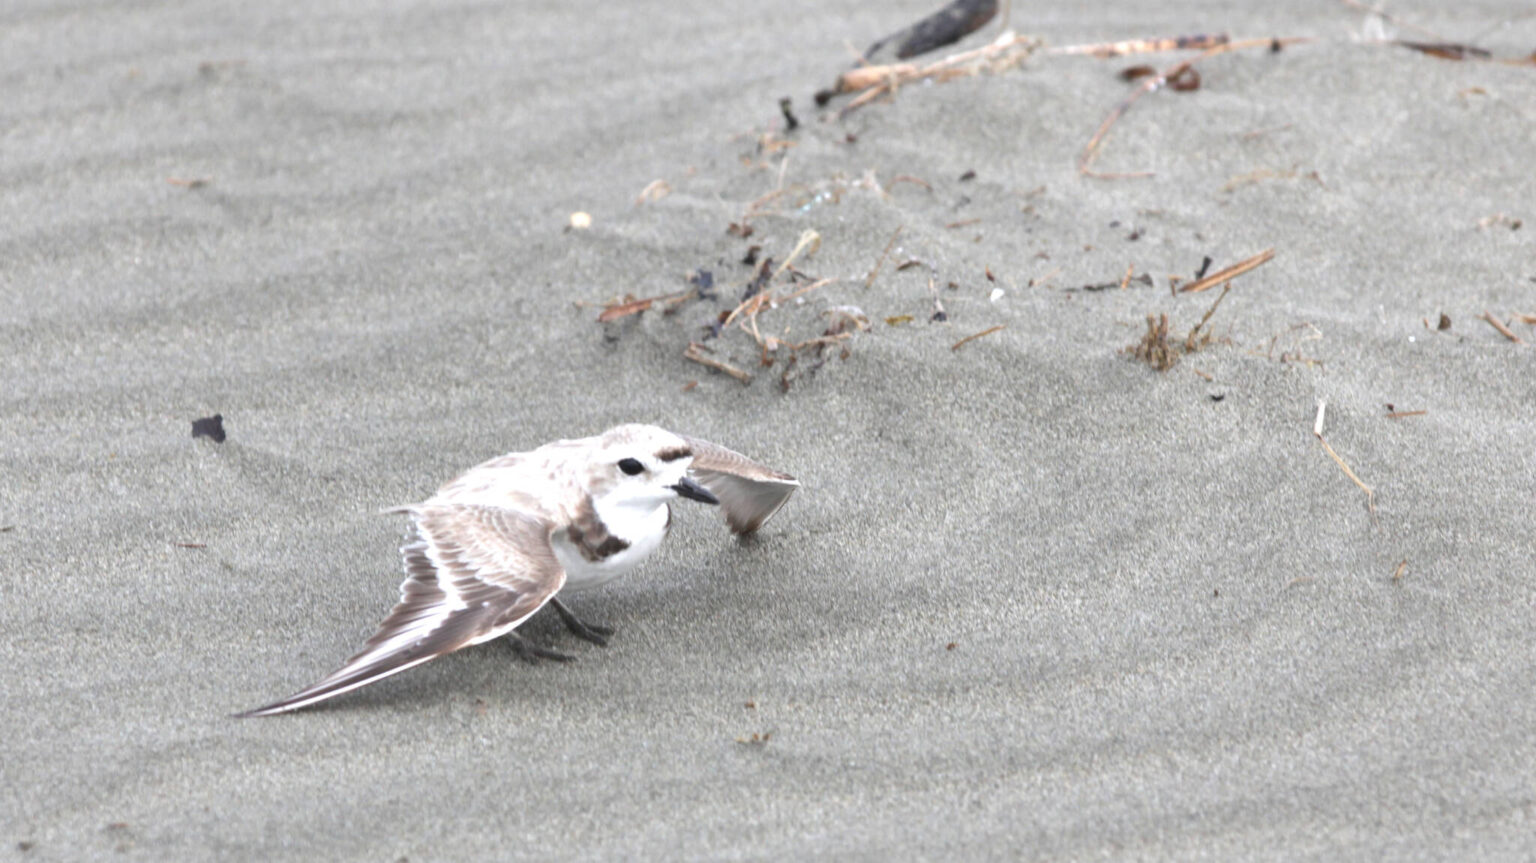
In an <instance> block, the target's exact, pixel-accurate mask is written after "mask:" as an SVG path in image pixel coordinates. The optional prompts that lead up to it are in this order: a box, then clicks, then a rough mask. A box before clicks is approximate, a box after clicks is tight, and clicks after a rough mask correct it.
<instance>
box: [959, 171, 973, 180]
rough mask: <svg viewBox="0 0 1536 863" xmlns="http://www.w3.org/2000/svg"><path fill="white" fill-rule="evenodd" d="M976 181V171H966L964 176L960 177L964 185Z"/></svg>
mask: <svg viewBox="0 0 1536 863" xmlns="http://www.w3.org/2000/svg"><path fill="white" fill-rule="evenodd" d="M974 179H976V172H975V171H966V172H965V173H964V174H961V175H960V182H962V183H964V182H965V181H966V180H974Z"/></svg>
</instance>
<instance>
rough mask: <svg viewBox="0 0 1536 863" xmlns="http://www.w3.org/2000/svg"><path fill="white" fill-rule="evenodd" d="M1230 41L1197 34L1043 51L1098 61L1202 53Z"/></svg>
mask: <svg viewBox="0 0 1536 863" xmlns="http://www.w3.org/2000/svg"><path fill="white" fill-rule="evenodd" d="M1230 41H1232V39H1231V37H1230V36H1228V35H1227V34H1225V33H1216V34H1209V35H1208V34H1205V33H1197V34H1195V35H1193V36H1168V37H1164V38H1160V39H1127V40H1125V41H1123V42H1090V43H1087V44H1083V45H1059V46H1057V47H1055V48H1047V49H1045V53H1047V54H1058V55H1061V54H1065V55H1073V54H1078V55H1081V54H1087V55H1089V56H1092V57H1097V58H1098V59H1100V60H1109V59H1111V58H1114V57H1124V56H1125V55H1127V54H1161V53H1163V52H1165V51H1204V50H1206V49H1208V48H1214V47H1216V46H1217V45H1225V44H1227V43H1228V42H1230Z"/></svg>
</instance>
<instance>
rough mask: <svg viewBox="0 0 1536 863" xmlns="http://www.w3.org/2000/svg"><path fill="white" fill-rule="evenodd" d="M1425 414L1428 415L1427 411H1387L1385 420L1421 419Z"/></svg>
mask: <svg viewBox="0 0 1536 863" xmlns="http://www.w3.org/2000/svg"><path fill="white" fill-rule="evenodd" d="M1427 413H1429V411H1388V412H1387V419H1389V420H1400V419H1402V418H1403V417H1421V416H1424V415H1425V414H1427Z"/></svg>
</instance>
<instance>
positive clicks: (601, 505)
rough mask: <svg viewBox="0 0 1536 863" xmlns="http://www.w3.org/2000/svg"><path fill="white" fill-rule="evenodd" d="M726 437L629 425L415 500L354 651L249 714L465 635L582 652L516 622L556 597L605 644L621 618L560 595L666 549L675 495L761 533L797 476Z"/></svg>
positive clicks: (575, 623)
mask: <svg viewBox="0 0 1536 863" xmlns="http://www.w3.org/2000/svg"><path fill="white" fill-rule="evenodd" d="M799 486H800V483H799V482H797V481H796V480H795V478H794V477H792V476H790V475H788V474H783V473H779V472H778V471H774V470H770V469H768V468H766V467H764V466H762V465H760V464H758V463H757V462H754V461H752V460H751V459H749V458H747V457H746V456H744V455H742V454H740V453H737V452H732V451H731V450H728V449H726V448H725V447H722V446H718V445H716V444H712V443H710V442H709V441H705V440H699V439H698V438H691V437H687V436H684V435H679V434H673V433H672V432H669V431H666V430H664V429H660V428H656V427H655V426H646V425H622V426H618V427H616V428H612V429H609V430H608V431H606V432H604V433H603V434H601V435H598V436H596V437H589V438H581V439H579V440H562V441H555V442H554V443H550V444H545V445H544V446H541V447H539V448H538V449H536V450H534V451H532V452H525V453H512V454H510V455H504V456H501V457H500V458H494V459H491V460H490V461H488V462H485V463H484V464H481V465H479V466H478V467H474V468H471V469H470V470H469V471H467V472H466V473H464V474H463V475H462V476H460V477H459V478H458V479H455V480H453V481H452V482H450V483H448V484H447V485H445V486H443V487H442V488H441V489H438V492H437V494H435V495H433V496H432V497H430V498H428V499H427V500H426V501H424V502H422V503H418V504H412V505H409V506H402V507H396V508H394V509H390V510H386V511H387V512H398V513H405V514H407V515H409V516H410V517H411V520H412V522H413V527H414V531H413V535H412V536H411V537H410V538H409V539H408V540H407V541H406V543H405V545H403V546H401V548H400V554H401V556H402V557H403V558H404V560H405V574H406V578H405V581H404V582H403V583H402V584H401V585H400V601H399V603H397V604H396V605H395V607H394V609H393V610H392V611H390V613H389V616H388V617H386V618H384V622H383V623H382V624H380V625H379V631H378V632H376V633H374V635H373V637H372V638H370V639H368V641H367V642H366V643H365V644H364V645H363V649H362V651H361V652H359V653H358V654H357V655H356V656H353V657H352V658H351V659H349V660H347V661H346V663H345V664H343V665H342V666H341V668H339V669H337V670H336V671H334V672H332V673H331V674H330V675H328V676H326V677H325V678H323V679H322V680H320V682H318V683H316V684H314V685H313V686H310V687H307V688H305V689H303V690H300V691H299V692H297V693H295V694H293V695H291V696H289V697H288V698H284V699H283V700H281V701H276V702H273V703H272V704H268V705H266V706H265V707H258V708H256V709H255V710H249V711H246V712H245V713H241V714H237V715H238V716H242V717H245V716H269V715H271V714H274V713H284V712H287V711H289V710H297V709H299V708H301V707H306V706H308V705H311V704H314V703H315V702H318V701H323V700H325V699H327V698H332V697H334V696H337V695H340V694H342V693H344V692H350V691H351V690H353V689H356V688H358V687H360V686H365V685H367V684H369V683H373V682H374V681H376V680H382V679H383V678H385V677H388V676H390V675H392V674H398V673H400V672H402V671H405V670H406V669H408V668H414V667H415V666H418V665H420V664H422V663H423V662H427V661H428V660H431V659H435V658H437V657H439V656H442V655H444V654H446V653H452V652H453V651H455V650H458V649H459V648H461V647H467V646H469V645H471V644H479V643H481V642H483V641H489V640H491V639H493V638H498V637H500V636H503V635H506V636H509V637H510V638H512V639H514V644H515V646H516V648H517V650H518V652H519V653H520V654H522V655H523V656H524V657H525V658H528V659H536V658H539V657H544V658H549V659H569V658H570V657H568V656H565V655H563V654H560V653H556V652H554V651H552V650H548V649H546V648H542V647H538V646H536V645H533V644H531V643H529V642H527V641H525V640H524V639H522V638H521V637H520V636H518V635H517V634H515V633H513V632H512V630H514V629H516V628H517V626H518V624H521V623H522V622H523V621H525V620H527V619H528V618H529V617H531V616H532V615H533V613H534V612H536V611H538V610H539V609H540V608H542V607H543V606H544V605H545V604H546V603H547V604H549V605H551V606H553V607H554V609H555V611H556V612H558V613H559V615H560V618H561V619H562V620H563V621H564V622H565V625H566V626H568V627H569V628H570V629H571V631H573V632H575V633H576V634H577V635H579V636H581V637H582V638H585V639H587V640H589V641H592V642H595V643H597V644H604V643H606V639H605V637H606V636H608V635H612V634H613V631H612V630H610V629H607V628H606V627H601V626H595V625H593V624H590V623H585V622H583V621H581V620H580V619H578V618H577V617H576V616H575V615H574V614H572V613H571V611H570V609H568V608H566V607H565V606H564V605H563V604H562V603H561V602H560V600H558V599H556V598H555V594H557V593H559V592H560V591H561V590H584V589H586V588H590V587H596V586H598V585H602V584H607V583H608V582H610V581H612V580H613V579H615V578H617V577H619V576H620V575H623V574H624V573H625V572H628V571H629V570H631V569H634V568H635V566H636V565H638V564H639V563H640V562H641V561H642V560H644V559H645V558H646V557H647V556H649V555H650V554H651V552H653V551H655V550H656V547H657V546H659V545H660V544H661V539H662V537H664V536H666V533H667V528H668V527H670V526H671V524H672V507H671V502H672V501H673V500H675V499H676V498H678V497H686V498H689V499H691V500H697V501H702V502H703V503H709V504H714V503H718V504H719V505H720V507H721V509H722V510H724V511H725V518H726V521H727V522H728V523H729V524H730V527H731V530H732V531H734V532H735V533H751V532H752V531H755V530H757V529H758V527H760V526H761V525H762V523H763V522H765V521H767V520H768V518H769V516H771V515H773V514H774V513H775V512H777V511H778V509H779V507H781V506H783V505H784V502H785V501H787V500H789V496H790V495H791V494H793V493H794V491H795V489H796V488H799Z"/></svg>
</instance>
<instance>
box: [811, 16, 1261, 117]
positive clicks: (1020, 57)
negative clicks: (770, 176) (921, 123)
mask: <svg viewBox="0 0 1536 863" xmlns="http://www.w3.org/2000/svg"><path fill="white" fill-rule="evenodd" d="M1228 41H1229V37H1228V36H1227V35H1226V34H1224V33H1222V34H1216V35H1205V34H1200V35H1193V36H1173V37H1168V38H1159V39H1130V40H1127V41H1123V42H1092V43H1088V44H1083V45H1061V46H1058V47H1055V48H1049V49H1046V53H1048V54H1052V55H1056V56H1069V55H1078V56H1082V55H1088V56H1092V57H1098V58H1100V59H1108V58H1110V57H1120V56H1124V55H1126V54H1146V53H1157V52H1163V51H1196V50H1207V49H1210V48H1215V47H1218V46H1220V45H1225V44H1227V42H1228ZM1266 41H1267V40H1266ZM1041 44H1042V43H1041V42H1040V40H1039V39H1037V38H1035V37H1033V36H1024V35H1020V34H1018V33H1015V32H1013V31H1012V30H1007V31H1004V32H1003V33H1001V34H999V35H998V37H997V38H996V39H994V40H992V41H991V42H990V43H988V44H986V45H983V46H981V47H980V48H973V49H971V50H969V51H961V52H959V53H956V54H951V55H949V56H947V57H944V58H943V59H940V60H936V61H934V62H932V63H929V64H927V65H926V66H919V65H917V64H915V63H890V64H884V65H878V66H870V65H862V66H858V67H855V68H853V69H850V70H848V71H847V72H844V73H843V74H842V75H839V76H838V79H837V83H836V84H834V85H833V86H832V87H831V88H830V89H827V90H822V91H821V92H819V93H817V94H816V104H818V105H825V104H826V103H827V102H829V101H830V100H831V99H832V98H833V97H834V96H837V95H839V94H843V93H858V94H859V95H857V96H855V97H854V98H853V101H851V102H849V103H848V104H847V105H846V106H844V107H843V109H842V111H841V112H840V113H839V116H842V117H846V116H847V115H848V114H850V113H852V112H853V111H856V110H858V109H859V108H862V107H864V106H865V105H868V104H869V103H870V102H873V101H875V100H876V99H878V98H880V97H881V96H884V95H887V94H894V93H895V92H896V91H897V90H899V89H900V88H901V85H903V84H906V83H910V82H912V81H920V80H923V79H925V78H928V79H933V80H936V81H949V80H952V79H954V78H966V77H971V76H974V75H979V74H981V73H982V72H986V71H990V72H994V73H995V72H1002V71H1006V70H1008V69H1011V68H1013V67H1015V66H1018V65H1019V64H1020V63H1022V62H1024V60H1025V59H1027V58H1028V57H1029V55H1031V54H1033V53H1034V52H1035V51H1037V50H1039V49H1040V48H1041ZM861 91H862V92H861Z"/></svg>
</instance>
